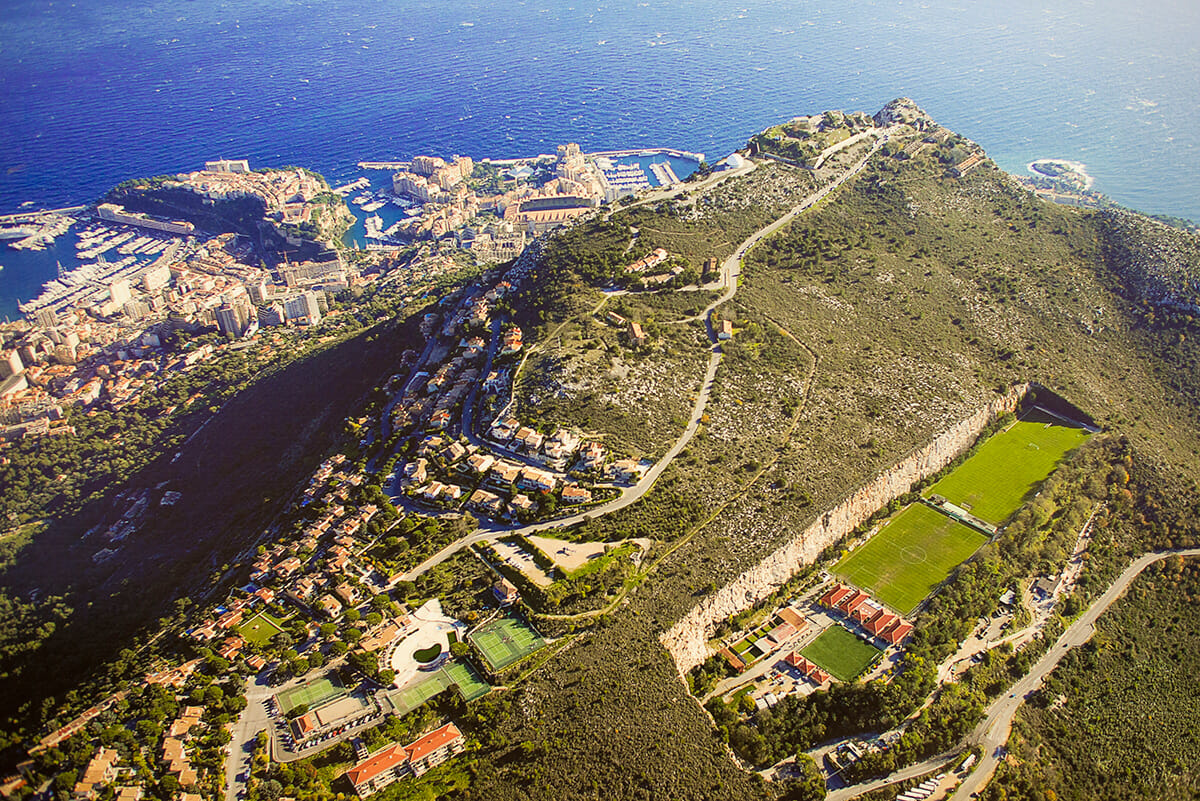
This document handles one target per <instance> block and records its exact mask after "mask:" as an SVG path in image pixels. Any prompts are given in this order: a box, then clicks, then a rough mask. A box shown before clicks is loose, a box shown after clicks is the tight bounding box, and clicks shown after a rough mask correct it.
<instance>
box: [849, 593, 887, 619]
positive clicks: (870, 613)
mask: <svg viewBox="0 0 1200 801" xmlns="http://www.w3.org/2000/svg"><path fill="white" fill-rule="evenodd" d="M883 613H884V612H883V607H882V606H880V605H879V604H877V603H876V602H875V601H873V600H871V599H870V598H868V599H867V600H866V601H865V602H864V603H862V604H860V605H859V607H858V608H857V609H855V610H854V612H853V614H851V615H850V617H851V618H853V619H854V620H857V621H858V622H859V623H862V624H863V625H866V623H867V621H868V620H873V619H874V618H876V617H878V616H879V615H881V614H883Z"/></svg>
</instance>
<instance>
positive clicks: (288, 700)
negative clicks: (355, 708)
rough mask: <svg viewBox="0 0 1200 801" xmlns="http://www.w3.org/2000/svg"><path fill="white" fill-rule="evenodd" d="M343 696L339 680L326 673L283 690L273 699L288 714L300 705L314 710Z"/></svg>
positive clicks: (343, 689)
mask: <svg viewBox="0 0 1200 801" xmlns="http://www.w3.org/2000/svg"><path fill="white" fill-rule="evenodd" d="M345 694H346V688H345V687H343V686H342V682H341V680H339V679H338V677H337V676H336V675H334V674H332V673H328V674H326V675H324V676H322V677H321V678H319V679H317V680H316V681H310V682H308V683H307V684H302V685H300V686H299V687H292V688H291V689H289V690H284V691H283V692H281V693H279V694H278V695H276V696H275V698H276V700H278V701H279V708H280V709H282V710H283V711H284V712H290V711H291V710H293V709H295V708H296V707H298V706H300V705H301V704H307V705H308V708H309V709H316V708H317V707H319V706H321V704H324V703H328V702H329V701H332V700H333V699H335V698H340V697H342V696H343V695H345Z"/></svg>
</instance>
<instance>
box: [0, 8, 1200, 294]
mask: <svg viewBox="0 0 1200 801" xmlns="http://www.w3.org/2000/svg"><path fill="white" fill-rule="evenodd" d="M1197 42H1200V4H1196V3H1194V2H1178V1H1177V0H1174V1H1167V0H1148V2H1146V3H1142V4H1131V3H1126V2H1121V1H1120V0H1087V1H1086V2H1085V1H1084V0H1075V1H1072V0H1064V1H1059V0H1056V1H1055V2H1053V3H1051V2H1043V3H1036V2H1026V1H1025V0H1014V2H1007V3H1003V4H1000V3H958V2H952V1H951V0H921V1H920V2H908V1H901V0H876V2H869V1H866V2H854V3H846V2H844V0H771V1H769V2H768V0H741V2H739V3H736V4H734V3H728V2H717V1H715V0H689V2H686V3H685V2H681V1H680V2H661V1H656V0H651V1H650V2H637V1H636V0H633V1H630V2H612V1H604V0H591V2H563V1H561V0H533V1H529V0H527V1H526V2H519V1H517V2H503V3H500V2H497V3H461V2H456V1H455V0H428V2H423V3H412V2H399V0H291V1H290V2H289V1H288V0H190V1H189V2H177V1H175V0H172V2H166V0H140V1H139V0H130V2H122V3H111V2H107V1H103V2H102V1H101V0H74V2H72V3H60V2H51V3H47V2H44V0H7V2H6V3H5V8H4V14H3V15H0V101H2V102H0V213H3V212H13V211H17V210H19V209H20V208H21V206H22V204H23V203H27V202H28V203H32V204H34V205H35V206H37V207H55V206H62V205H69V204H76V203H84V202H88V201H92V200H95V199H96V198H97V197H98V196H100V195H101V194H103V193H104V192H105V191H106V190H107V189H108V188H110V187H111V186H112V185H114V184H116V183H118V182H120V181H122V180H125V179H127V178H130V177H136V176H145V175H156V174H163V173H173V172H179V171H186V170H194V169H198V168H199V167H200V166H201V165H202V163H203V162H204V161H205V160H208V159H214V158H248V159H250V162H251V166H253V167H265V166H283V165H288V164H298V165H303V166H307V167H311V168H313V169H315V170H318V171H320V172H322V173H324V174H325V175H326V176H327V177H329V178H330V180H332V181H335V182H337V181H344V180H349V179H351V178H353V177H356V176H357V175H359V174H363V173H362V171H361V170H359V169H358V168H357V167H356V166H355V164H356V162H358V161H360V160H384V159H407V158H410V157H412V156H413V155H415V154H418V153H428V154H434V155H443V156H448V155H451V154H462V155H468V156H471V157H473V158H476V159H479V158H482V157H495V158H503V157H514V156H527V155H533V154H537V153H546V152H553V150H554V147H555V146H556V145H557V144H560V143H563V142H568V141H574V142H578V143H579V144H580V145H581V147H583V149H584V150H601V149H616V148H643V147H653V146H667V147H676V148H679V149H683V150H689V151H693V152H704V153H705V154H706V155H707V156H708V158H709V160H710V161H715V160H716V159H718V158H720V157H721V156H724V155H726V154H728V153H729V152H731V151H733V150H734V149H736V148H738V147H740V146H742V145H743V144H744V143H745V142H746V140H747V139H748V138H749V137H750V136H751V135H752V134H754V133H755V132H757V131H759V130H761V129H763V128H765V127H767V126H768V125H771V124H773V123H776V122H778V121H781V120H784V119H787V118H789V117H792V116H794V115H797V114H810V113H816V112H819V111H823V110H825V109H830V108H838V109H844V110H848V111H849V110H863V111H867V112H872V113H873V112H874V111H876V110H877V109H878V108H879V107H881V106H882V105H883V104H884V103H886V102H888V101H889V100H891V99H893V98H895V97H899V96H909V97H912V98H913V99H914V100H916V101H917V102H918V103H919V104H920V105H921V106H923V107H924V108H925V109H926V110H927V111H928V112H929V113H930V114H932V115H933V117H934V118H935V119H937V120H938V121H939V122H941V123H943V124H945V125H946V126H948V127H950V128H952V129H954V130H955V131H957V132H959V133H961V134H963V135H964V136H967V137H970V138H971V139H974V140H975V141H977V142H979V143H980V144H982V145H983V146H984V147H985V148H986V149H987V151H988V153H989V154H990V155H991V156H992V157H993V158H994V159H996V161H997V162H998V163H999V164H1000V166H1001V167H1003V168H1005V169H1007V170H1009V171H1011V172H1015V173H1024V172H1025V169H1026V168H1025V165H1026V164H1027V163H1028V162H1030V161H1032V160H1034V159H1036V158H1063V159H1072V160H1075V161H1079V162H1083V163H1084V164H1086V165H1087V171H1088V172H1089V174H1091V175H1092V176H1093V177H1094V178H1095V187H1094V188H1095V189H1096V190H1098V191H1101V192H1104V193H1106V194H1108V195H1110V196H1112V197H1113V198H1115V199H1116V200H1117V201H1119V202H1121V203H1123V204H1125V205H1128V206H1131V207H1134V208H1138V209H1142V210H1145V211H1149V212H1154V213H1164V214H1173V215H1178V216H1184V217H1190V218H1192V219H1197V220H1200V191H1197V190H1198V189H1200V160H1198V159H1197V156H1198V155H1200V154H1198V152H1197V151H1198V150H1200V148H1198V147H1197V144H1198V142H1200V89H1198V83H1200V82H1198V81H1197V76H1200V50H1198V46H1197ZM372 177H373V178H374V179H375V180H376V183H377V184H378V183H383V182H386V175H385V174H382V173H377V174H375V175H373V176H372ZM49 256H50V254H41V255H28V254H25V255H22V254H16V253H15V252H14V251H12V250H10V249H8V248H0V265H4V266H5V267H6V269H4V270H3V271H0V315H4V314H14V315H15V314H16V302H17V300H18V299H22V300H23V299H25V298H27V297H29V296H30V295H31V294H33V293H34V292H35V291H36V287H37V285H38V284H39V283H40V281H44V280H48V279H49V278H52V277H53V276H54V270H55V266H54V260H53V259H52V258H49ZM22 265H23V266H22ZM18 266H20V269H18ZM64 266H66V265H64ZM39 271H40V275H38V273H39ZM18 276H22V277H20V278H18Z"/></svg>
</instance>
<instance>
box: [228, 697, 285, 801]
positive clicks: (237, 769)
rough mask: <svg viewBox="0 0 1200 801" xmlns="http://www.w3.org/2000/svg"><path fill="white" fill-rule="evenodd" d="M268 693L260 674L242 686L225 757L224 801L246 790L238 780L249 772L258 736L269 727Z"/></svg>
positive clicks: (233, 799) (229, 800)
mask: <svg viewBox="0 0 1200 801" xmlns="http://www.w3.org/2000/svg"><path fill="white" fill-rule="evenodd" d="M272 693H273V689H272V688H271V686H270V685H268V684H267V680H266V678H264V676H263V674H259V675H258V676H255V677H253V678H251V679H249V683H248V684H247V685H246V708H245V709H243V710H242V714H241V715H239V716H238V719H237V724H236V725H235V726H234V728H233V736H232V738H231V739H230V741H229V745H228V746H227V747H228V749H229V753H228V754H227V755H226V757H225V801H236V799H237V797H238V793H239V792H240V791H241V790H243V789H244V788H245V786H246V783H245V782H244V781H242V780H241V778H240V777H241V776H242V774H243V773H248V772H249V769H250V760H251V759H252V758H253V756H254V741H255V739H256V738H257V737H258V733H259V732H261V731H266V730H267V728H268V727H269V726H270V725H271V717H270V714H269V713H268V712H267V707H266V703H267V699H269V698H270V697H271V695H272Z"/></svg>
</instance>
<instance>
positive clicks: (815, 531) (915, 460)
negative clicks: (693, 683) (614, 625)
mask: <svg viewBox="0 0 1200 801" xmlns="http://www.w3.org/2000/svg"><path fill="white" fill-rule="evenodd" d="M1029 388H1030V385H1029V384H1024V385H1020V386H1017V387H1014V388H1013V389H1012V390H1011V391H1010V392H1009V393H1008V394H1007V395H1005V396H1004V397H1002V398H998V399H996V400H995V401H992V402H991V403H989V404H988V405H987V406H984V407H983V408H981V409H979V410H977V411H976V412H975V413H974V414H972V415H971V416H970V417H967V418H966V419H965V420H962V421H960V422H958V423H956V424H955V425H953V426H951V427H950V428H949V429H947V430H946V431H943V432H942V433H941V434H939V435H938V436H936V437H934V439H933V441H932V442H930V443H929V444H928V445H926V446H925V447H923V448H920V449H918V450H916V451H914V452H913V453H911V454H910V455H909V456H908V457H907V458H905V459H903V460H902V461H900V463H898V464H897V465H895V466H894V467H892V468H891V469H890V470H886V471H884V472H883V473H881V474H880V475H879V476H877V477H876V478H875V479H874V480H873V481H871V482H870V483H868V484H866V485H864V486H862V487H860V488H859V489H857V490H856V491H855V492H854V493H853V494H851V495H850V497H848V498H846V499H845V500H844V501H842V502H841V503H840V504H838V505H837V506H836V507H834V508H833V509H831V510H829V511H828V512H826V513H825V514H824V515H822V516H821V517H820V518H819V519H818V520H817V521H816V522H814V523H813V524H812V525H810V526H809V527H808V528H807V529H805V530H804V531H802V532H800V533H799V534H798V535H796V536H795V537H793V538H792V539H791V540H790V541H789V542H787V543H786V544H784V545H783V546H782V547H780V548H779V549H777V550H776V551H775V552H774V553H772V554H771V555H770V556H768V557H767V558H766V559H764V560H763V561H762V562H760V563H759V564H757V565H755V566H754V567H752V568H750V569H749V570H747V571H746V572H745V573H743V574H742V575H740V576H738V577H737V578H736V579H734V580H733V581H731V582H730V583H729V584H726V585H725V586H724V587H722V588H721V589H720V590H717V591H716V592H715V593H713V594H712V595H710V596H708V597H707V598H705V599H704V600H703V601H701V602H700V603H699V604H698V605H697V606H695V607H694V608H693V609H692V610H691V611H690V612H688V613H687V614H686V615H685V616H684V617H683V619H682V620H680V621H679V622H678V623H676V624H675V625H674V626H672V627H671V628H670V629H669V630H668V631H666V632H664V633H663V634H662V635H661V636H660V637H659V641H660V642H661V643H662V644H663V646H664V647H665V648H666V649H667V651H669V652H670V654H671V656H672V657H673V658H674V659H675V665H676V667H677V668H678V669H679V672H680V674H685V673H687V672H688V671H689V670H691V669H692V668H694V667H696V666H697V665H699V664H701V663H703V662H704V660H705V659H707V658H708V657H709V656H711V655H712V651H711V650H710V649H709V647H708V641H709V640H710V639H711V638H712V636H713V631H714V630H715V628H716V625H717V624H718V623H720V622H721V621H724V620H728V619H729V618H730V617H732V616H733V615H735V614H737V613H738V612H741V611H744V610H746V609H749V608H750V607H752V606H754V605H755V604H757V603H759V602H760V601H762V600H763V599H764V598H766V597H767V596H769V595H770V594H771V593H773V592H775V590H777V589H779V587H780V586H782V585H783V584H784V582H786V581H787V580H788V579H789V578H791V577H792V576H793V575H794V574H795V573H796V572H798V571H799V570H800V568H801V567H803V566H805V565H808V564H811V563H812V562H813V561H814V560H816V558H817V556H818V555H820V553H821V551H823V550H825V549H826V548H827V547H829V546H830V545H832V544H834V543H835V542H837V541H838V540H840V539H841V538H842V537H844V536H846V535H847V534H849V533H850V532H852V531H853V530H854V529H855V528H857V527H858V526H859V525H861V524H862V523H863V522H864V521H866V520H867V519H868V518H869V517H870V516H871V515H873V514H874V513H875V512H876V511H877V510H879V509H881V508H883V507H884V506H886V505H887V504H888V503H890V502H891V501H892V500H894V499H896V498H898V497H900V496H901V495H903V494H905V493H906V492H909V491H910V490H911V489H912V486H913V484H915V483H916V482H918V481H920V480H922V479H925V478H928V477H929V476H931V475H933V474H934V473H936V472H938V471H939V470H941V469H942V468H943V467H945V466H946V465H948V464H949V463H950V462H951V461H953V460H954V458H955V457H956V456H958V455H959V454H960V453H962V452H963V451H965V450H966V449H967V448H969V447H970V446H971V444H972V443H974V442H975V440H976V438H977V437H978V436H979V434H980V433H981V432H982V431H983V430H984V429H985V428H986V427H987V426H988V425H989V424H990V423H991V422H992V421H993V420H995V419H996V418H997V417H999V416H1000V415H1002V414H1004V413H1006V412H1012V411H1015V410H1016V408H1017V406H1018V405H1019V404H1020V402H1021V399H1022V398H1024V397H1025V394H1026V393H1027V392H1028V391H1029Z"/></svg>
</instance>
